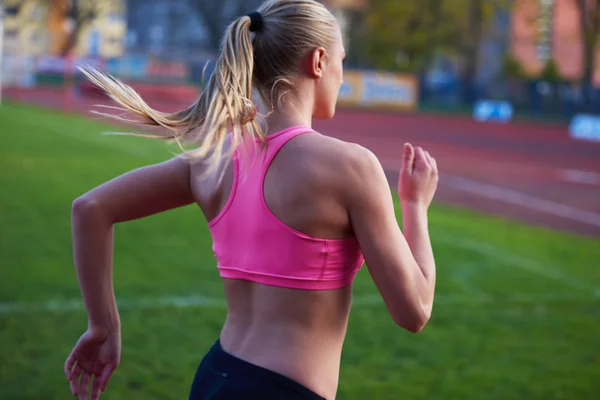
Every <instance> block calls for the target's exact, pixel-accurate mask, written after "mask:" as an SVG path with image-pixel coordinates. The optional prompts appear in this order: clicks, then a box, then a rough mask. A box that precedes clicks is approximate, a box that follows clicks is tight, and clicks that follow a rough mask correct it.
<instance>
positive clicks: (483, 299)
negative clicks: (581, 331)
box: [0, 293, 600, 315]
mask: <svg viewBox="0 0 600 400" xmlns="http://www.w3.org/2000/svg"><path fill="white" fill-rule="evenodd" d="M598 299H600V294H598V295H595V296H573V295H572V294H567V293H541V294H527V293H515V294H507V295H503V296H500V295H498V296H492V295H486V294H483V295H482V294H478V295H473V296H468V295H463V294H456V295H451V294H437V295H436V297H435V303H436V304H459V305H478V304H484V303H497V304H506V303H513V304H514V303H517V304H523V305H527V304H537V303H542V302H553V301H573V302H584V303H587V302H591V301H596V300H598ZM117 302H118V306H119V309H120V310H149V309H165V308H175V309H185V308H213V309H225V308H226V303H225V301H224V299H217V298H209V297H205V296H166V297H155V298H138V299H122V300H118V301H117ZM352 305H353V306H358V307H366V306H376V305H383V300H382V299H381V297H380V296H379V295H375V294H374V295H362V296H360V295H359V296H354V298H353V300H352ZM69 311H85V306H84V304H83V302H82V301H81V300H76V299H72V300H49V301H44V302H40V303H16V302H3V303H0V315H18V314H31V313H63V312H69Z"/></svg>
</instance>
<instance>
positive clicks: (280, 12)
mask: <svg viewBox="0 0 600 400" xmlns="http://www.w3.org/2000/svg"><path fill="white" fill-rule="evenodd" d="M257 17H259V20H258V22H259V25H260V29H259V32H250V27H251V25H252V24H253V21H252V19H254V20H255V21H256V18H257ZM253 28H254V27H253ZM253 30H254V29H253ZM337 30H338V27H337V22H336V20H335V17H334V16H333V15H332V14H331V13H330V12H329V11H328V10H327V9H326V8H325V7H324V6H323V5H322V4H321V3H319V2H317V1H315V0H269V1H266V2H264V3H263V4H262V5H261V6H260V7H259V9H258V10H257V12H255V13H252V14H250V15H246V16H243V17H240V18H238V19H237V20H235V21H234V22H232V23H231V24H230V25H229V26H228V27H227V30H226V32H225V36H224V38H223V41H222V48H221V54H220V55H219V57H218V59H217V62H216V65H215V69H214V72H213V74H212V75H211V77H210V79H209V80H208V84H207V86H206V88H205V89H204V90H203V91H202V93H201V95H200V97H199V98H198V100H197V101H196V102H195V103H194V104H193V105H192V106H190V107H189V108H187V109H186V110H183V111H178V112H174V113H163V112H160V111H157V110H154V109H152V108H151V107H150V106H148V104H147V103H146V102H145V101H144V100H143V99H142V98H141V97H140V95H139V94H138V93H136V92H135V91H134V90H133V89H132V88H131V87H130V86H128V85H126V84H124V83H122V82H120V81H119V80H117V79H115V78H113V77H111V76H109V75H106V74H104V73H102V72H100V71H97V70H95V69H93V68H91V67H84V68H80V69H81V71H82V72H83V73H84V74H85V75H86V76H87V77H88V78H89V79H90V80H91V81H92V82H93V83H94V84H96V85H97V86H99V87H100V88H102V89H103V90H104V91H105V92H106V93H107V94H108V96H109V97H110V98H111V99H112V100H114V101H115V102H116V103H117V104H118V107H112V106H107V107H108V108H111V109H116V110H121V111H126V112H128V113H129V114H131V115H133V116H134V117H133V118H129V117H124V116H121V115H113V114H107V113H101V112H96V114H100V115H104V116H108V117H111V118H114V119H117V120H120V121H123V122H130V123H134V124H142V125H154V126H160V127H162V128H166V129H167V131H169V132H170V133H166V134H159V133H157V134H132V135H136V136H142V137H151V138H157V139H174V140H175V141H177V143H178V144H179V145H180V147H182V148H183V146H182V143H183V142H190V143H193V144H194V145H195V146H198V147H197V148H196V149H195V150H192V151H189V152H187V153H185V156H186V157H188V158H192V159H200V160H202V161H208V162H209V164H210V168H209V169H208V170H209V171H210V170H211V168H212V167H217V166H218V165H219V164H220V163H221V160H220V159H221V157H222V155H223V149H224V147H225V144H226V142H227V143H228V145H227V148H228V153H229V154H231V152H232V151H233V150H234V149H235V148H236V147H237V145H238V144H239V143H240V142H241V141H242V139H245V138H251V137H254V138H259V139H261V141H262V139H264V130H263V127H262V126H263V124H262V122H263V121H262V119H263V117H264V116H262V115H260V114H258V112H257V110H256V107H255V105H254V103H253V101H252V97H253V96H252V93H253V84H256V86H257V91H258V93H259V94H260V97H261V99H262V101H263V103H264V105H265V106H266V108H267V109H268V110H273V109H274V108H276V107H281V104H282V102H281V100H282V98H283V96H284V94H285V93H287V92H290V91H292V90H293V89H294V77H295V76H296V74H297V73H298V63H299V62H300V60H301V59H302V57H304V56H305V55H306V54H307V52H309V51H311V50H312V49H314V48H316V47H319V46H328V45H330V44H331V43H333V42H334V41H335V40H336V39H335V38H336V31H337ZM255 58H256V59H255ZM203 81H204V79H203ZM275 96H278V97H279V98H278V100H277V101H275ZM229 133H230V134H231V140H230V141H229V140H227V137H228V134H229ZM229 142H230V143H229ZM229 144H230V145H229Z"/></svg>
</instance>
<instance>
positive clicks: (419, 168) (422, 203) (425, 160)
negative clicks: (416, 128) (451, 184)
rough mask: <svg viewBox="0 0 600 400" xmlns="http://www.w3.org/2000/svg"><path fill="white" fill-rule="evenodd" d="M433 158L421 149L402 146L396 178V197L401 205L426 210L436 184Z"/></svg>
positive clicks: (435, 166)
mask: <svg viewBox="0 0 600 400" xmlns="http://www.w3.org/2000/svg"><path fill="white" fill-rule="evenodd" d="M438 179H439V178H438V169H437V162H436V160H435V158H433V157H431V155H430V154H429V152H427V151H424V150H423V149H422V148H421V147H414V148H413V146H412V145H411V144H410V143H405V144H404V149H403V152H402V168H401V169H400V177H399V178H398V196H399V197H400V203H401V204H402V205H408V204H415V205H417V206H419V207H422V208H424V209H427V208H428V207H429V205H430V204H431V201H432V200H433V196H434V195H435V191H436V189H437V184H438Z"/></svg>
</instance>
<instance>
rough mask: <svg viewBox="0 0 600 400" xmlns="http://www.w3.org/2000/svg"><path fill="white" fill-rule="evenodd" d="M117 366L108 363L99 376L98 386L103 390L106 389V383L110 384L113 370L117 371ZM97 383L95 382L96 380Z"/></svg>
mask: <svg viewBox="0 0 600 400" xmlns="http://www.w3.org/2000/svg"><path fill="white" fill-rule="evenodd" d="M115 368H116V367H115V366H114V365H111V364H108V365H106V366H105V367H104V369H103V370H102V374H101V375H100V376H99V377H98V387H99V388H100V390H101V391H102V392H104V391H105V390H106V385H107V384H108V380H109V379H110V377H111V376H112V374H113V372H115ZM94 383H95V382H94Z"/></svg>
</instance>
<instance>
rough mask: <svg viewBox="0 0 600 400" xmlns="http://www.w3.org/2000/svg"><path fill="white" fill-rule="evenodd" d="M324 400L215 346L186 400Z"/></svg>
mask: <svg viewBox="0 0 600 400" xmlns="http://www.w3.org/2000/svg"><path fill="white" fill-rule="evenodd" d="M234 399H235V400H237V399H240V400H279V399H281V400H308V399H311V400H313V399H314V400H325V398H324V397H321V396H319V395H318V394H316V393H315V392H313V391H312V390H310V389H308V388H307V387H305V386H303V385H301V384H300V383H298V382H296V381H294V380H292V379H290V378H288V377H286V376H283V375H281V374H278V373H276V372H273V371H271V370H268V369H266V368H262V367H259V366H257V365H254V364H251V363H249V362H247V361H244V360H242V359H240V358H237V357H235V356H233V355H231V354H229V353H227V352H225V351H224V350H223V348H222V347H221V342H220V341H219V340H217V342H216V343H215V344H214V345H213V347H212V348H211V349H210V351H209V352H208V354H206V356H205V357H204V359H203V360H202V362H201V363H200V366H199V367H198V370H197V371H196V376H195V377H194V382H193V383H192V389H191V391H190V397H189V400H234Z"/></svg>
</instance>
